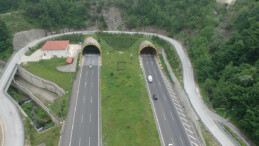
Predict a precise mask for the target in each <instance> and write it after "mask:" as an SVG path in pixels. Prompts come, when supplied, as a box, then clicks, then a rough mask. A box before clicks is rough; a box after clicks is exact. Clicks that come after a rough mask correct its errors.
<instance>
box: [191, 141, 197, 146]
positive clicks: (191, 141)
mask: <svg viewBox="0 0 259 146" xmlns="http://www.w3.org/2000/svg"><path fill="white" fill-rule="evenodd" d="M191 143H192V144H194V145H196V146H199V145H198V144H196V143H194V142H192V141H191Z"/></svg>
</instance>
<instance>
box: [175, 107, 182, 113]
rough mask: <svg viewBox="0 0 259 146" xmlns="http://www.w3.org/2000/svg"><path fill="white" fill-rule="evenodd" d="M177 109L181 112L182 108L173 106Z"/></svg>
mask: <svg viewBox="0 0 259 146" xmlns="http://www.w3.org/2000/svg"><path fill="white" fill-rule="evenodd" d="M175 108H176V109H177V110H179V111H181V112H183V110H182V109H180V108H178V107H175Z"/></svg>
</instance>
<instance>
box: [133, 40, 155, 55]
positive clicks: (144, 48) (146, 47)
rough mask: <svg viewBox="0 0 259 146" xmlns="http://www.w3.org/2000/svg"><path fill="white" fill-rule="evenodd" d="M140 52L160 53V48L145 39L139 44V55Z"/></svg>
mask: <svg viewBox="0 0 259 146" xmlns="http://www.w3.org/2000/svg"><path fill="white" fill-rule="evenodd" d="M140 54H150V55H158V50H157V48H156V47H155V45H153V44H152V43H151V42H150V41H147V40H145V41H143V42H142V43H141V44H140V45H139V49H138V55H140Z"/></svg>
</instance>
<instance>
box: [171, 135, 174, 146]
mask: <svg viewBox="0 0 259 146" xmlns="http://www.w3.org/2000/svg"><path fill="white" fill-rule="evenodd" d="M171 140H172V144H173V145H174V140H173V138H172V137H171Z"/></svg>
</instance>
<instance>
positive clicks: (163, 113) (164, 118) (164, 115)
mask: <svg viewBox="0 0 259 146" xmlns="http://www.w3.org/2000/svg"><path fill="white" fill-rule="evenodd" d="M163 116H164V119H165V120H166V118H165V113H164V112H163Z"/></svg>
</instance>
